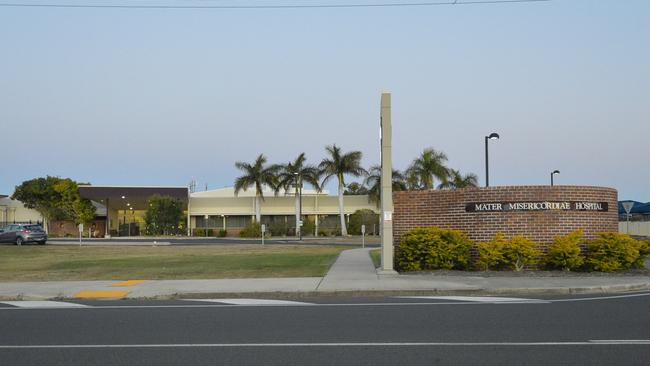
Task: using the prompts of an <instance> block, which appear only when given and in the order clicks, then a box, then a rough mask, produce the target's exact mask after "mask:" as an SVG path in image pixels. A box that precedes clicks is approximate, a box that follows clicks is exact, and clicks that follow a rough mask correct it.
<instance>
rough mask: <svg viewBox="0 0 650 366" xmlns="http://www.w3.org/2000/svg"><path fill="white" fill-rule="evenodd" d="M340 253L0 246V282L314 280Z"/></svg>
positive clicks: (282, 248)
mask: <svg viewBox="0 0 650 366" xmlns="http://www.w3.org/2000/svg"><path fill="white" fill-rule="evenodd" d="M344 249H346V248H345V247H335V246H289V245H287V246H276V245H273V246H266V247H262V246H259V245H229V246H196V247H194V246H193V247H175V246H159V247H109V246H102V247H90V246H87V247H76V246H32V245H24V246H21V247H16V246H0V281H62V280H127V279H143V280H154V279H155V280H160V279H193V278H194V279H200V278H206V279H210V278H263V277H320V276H323V275H325V273H326V272H327V270H328V269H329V267H330V266H331V265H332V263H334V261H335V260H336V258H337V257H338V255H339V253H340V252H341V251H342V250H344Z"/></svg>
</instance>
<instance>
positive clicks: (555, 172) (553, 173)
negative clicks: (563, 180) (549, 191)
mask: <svg viewBox="0 0 650 366" xmlns="http://www.w3.org/2000/svg"><path fill="white" fill-rule="evenodd" d="M555 174H560V171H559V170H554V171H552V172H551V187H553V176H554V175H555Z"/></svg>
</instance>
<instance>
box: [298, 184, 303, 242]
mask: <svg viewBox="0 0 650 366" xmlns="http://www.w3.org/2000/svg"><path fill="white" fill-rule="evenodd" d="M298 177H299V178H300V179H299V182H300V186H298V217H299V218H300V220H298V224H299V225H298V240H302V175H298Z"/></svg>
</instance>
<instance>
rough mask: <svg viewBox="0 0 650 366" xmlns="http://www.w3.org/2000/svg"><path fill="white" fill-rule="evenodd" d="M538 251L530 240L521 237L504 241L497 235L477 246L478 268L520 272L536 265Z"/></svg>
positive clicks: (499, 234) (500, 235)
mask: <svg viewBox="0 0 650 366" xmlns="http://www.w3.org/2000/svg"><path fill="white" fill-rule="evenodd" d="M539 255H540V251H539V250H538V249H537V245H536V244H535V242H533V241H532V240H530V239H528V238H525V237H523V236H519V235H517V236H513V237H512V238H511V239H510V240H506V239H505V238H504V237H503V234H501V233H497V234H496V235H495V236H494V239H492V240H491V241H489V242H487V243H480V244H479V245H478V257H479V258H478V261H477V264H478V265H479V267H481V268H483V269H485V270H486V271H487V270H488V269H514V270H515V271H521V270H523V269H524V268H525V267H526V266H530V265H534V264H535V263H537V258H538V257H539Z"/></svg>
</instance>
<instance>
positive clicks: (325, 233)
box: [318, 229, 330, 236]
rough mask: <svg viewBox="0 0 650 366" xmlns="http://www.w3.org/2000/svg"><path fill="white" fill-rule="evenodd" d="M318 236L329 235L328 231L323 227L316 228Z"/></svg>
mask: <svg viewBox="0 0 650 366" xmlns="http://www.w3.org/2000/svg"><path fill="white" fill-rule="evenodd" d="M318 236H330V233H329V232H328V231H326V230H325V229H320V230H318Z"/></svg>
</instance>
